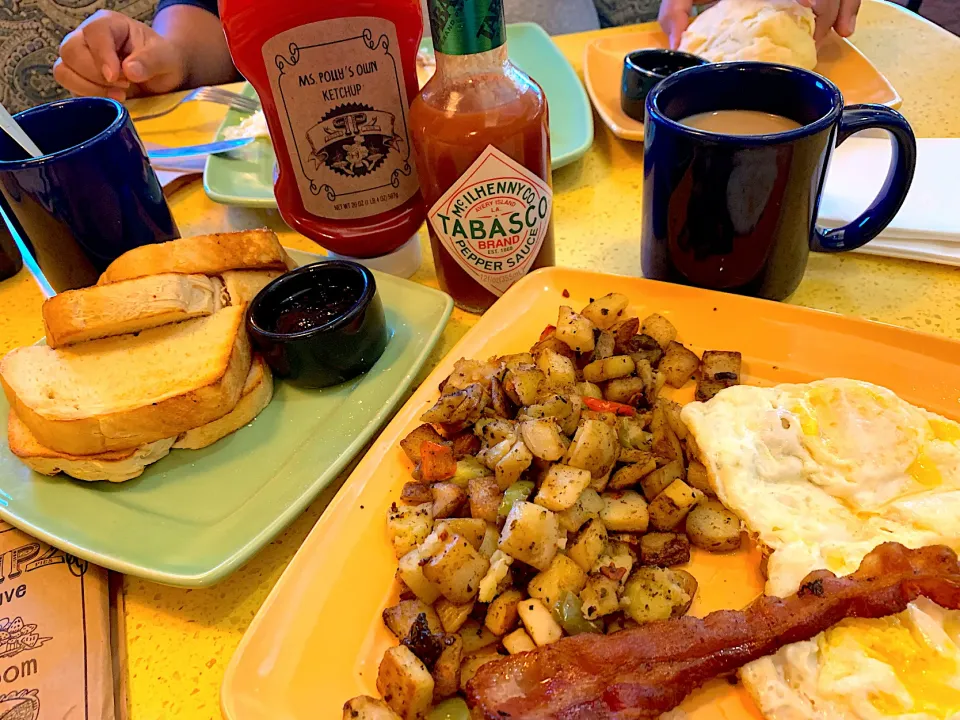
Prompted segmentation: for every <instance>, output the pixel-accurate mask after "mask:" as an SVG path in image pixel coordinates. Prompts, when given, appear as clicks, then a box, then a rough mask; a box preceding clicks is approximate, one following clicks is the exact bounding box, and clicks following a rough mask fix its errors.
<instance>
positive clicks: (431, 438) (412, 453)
mask: <svg viewBox="0 0 960 720" xmlns="http://www.w3.org/2000/svg"><path fill="white" fill-rule="evenodd" d="M425 442H432V443H437V444H438V445H440V444H443V438H442V437H440V433H438V432H437V431H436V430H435V429H434V428H433V425H427V424H426V423H424V424H423V425H421V426H420V427H417V428H414V429H413V430H411V431H410V432H409V433H408V434H407V436H406V437H405V438H403V440H401V441H400V448H401V449H402V450H403V452H404V454H405V455H406V456H407V457H408V458H409V459H410V461H411V462H413V463H418V462H420V446H421V445H423V443H425Z"/></svg>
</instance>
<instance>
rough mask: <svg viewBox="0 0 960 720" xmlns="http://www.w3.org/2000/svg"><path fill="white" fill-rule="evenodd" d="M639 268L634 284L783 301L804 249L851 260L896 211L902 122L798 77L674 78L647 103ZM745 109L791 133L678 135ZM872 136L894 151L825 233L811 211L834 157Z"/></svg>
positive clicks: (729, 72) (907, 161) (784, 71)
mask: <svg viewBox="0 0 960 720" xmlns="http://www.w3.org/2000/svg"><path fill="white" fill-rule="evenodd" d="M646 109H647V114H646V125H645V130H644V133H645V136H644V138H645V139H644V183H643V185H644V189H643V238H642V248H641V254H642V264H643V274H644V276H645V277H648V278H652V279H655V280H668V281H672V282H679V283H683V284H687V285H695V286H698V287H706V288H711V289H715V290H726V291H729V292H737V293H742V294H747V295H755V296H757V297H763V298H767V299H771V300H782V299H784V298H786V297H787V296H789V295H790V294H791V293H792V292H793V291H794V290H796V288H797V285H799V284H800V280H801V278H802V277H803V273H804V270H805V269H806V265H807V256H808V254H809V251H810V250H815V251H819V252H841V251H845V250H853V249H855V248H858V247H860V246H862V245H864V244H865V243H867V242H869V241H870V240H872V239H873V238H875V237H876V236H877V235H878V234H879V233H880V231H881V230H883V229H884V228H885V227H886V226H887V225H888V224H889V223H890V221H891V220H892V219H893V218H894V216H895V215H896V214H897V212H898V211H899V210H900V206H901V205H902V204H903V201H904V199H905V198H906V196H907V191H908V190H909V189H910V184H911V182H912V180H913V172H914V167H915V165H916V156H917V147H916V140H915V138H914V135H913V131H912V130H911V129H910V125H909V124H908V123H907V121H906V119H905V118H904V117H903V116H902V115H901V114H900V113H898V112H896V111H895V110H891V109H890V108H887V107H884V106H882V105H853V106H850V107H848V108H844V105H843V96H842V95H841V94H840V90H838V89H837V87H836V86H835V85H834V84H833V83H831V82H830V81H829V80H827V79H825V78H823V77H821V76H820V75H817V74H816V73H813V72H809V71H807V70H802V69H800V68H795V67H789V66H785V65H775V64H767V63H753V62H742V63H741V62H737V63H721V64H717V65H704V66H701V67H694V68H690V69H688V70H681V71H680V72H678V73H676V74H675V75H672V76H670V77H668V78H667V79H666V80H664V81H663V82H661V83H660V84H659V85H657V86H656V87H655V88H654V89H653V90H652V91H651V92H650V94H649V95H648V96H647V108H646ZM721 110H754V111H760V112H764V113H771V114H774V115H780V116H782V117H785V118H788V119H790V120H793V121H794V122H796V123H798V124H799V125H800V127H799V128H797V129H794V130H787V131H784V132H777V133H771V134H766V135H728V134H722V133H714V132H707V131H704V130H700V129H696V128H692V127H689V126H687V125H684V124H683V123H682V122H681V121H682V120H684V119H685V118H688V117H690V116H692V115H698V114H700V113H709V112H715V111H721ZM868 128H880V129H883V130H886V131H887V132H889V133H890V135H891V136H892V138H893V140H894V148H895V151H894V153H893V159H892V162H891V166H890V169H889V171H888V174H887V178H886V182H885V183H884V185H883V189H882V190H881V191H880V194H879V196H878V197H877V198H876V199H875V200H874V201H873V202H872V203H871V204H870V207H869V208H867V210H866V211H864V213H863V214H862V215H860V217H858V218H857V219H856V220H854V221H853V222H851V223H849V224H847V225H844V226H842V227H838V228H835V229H832V230H826V229H822V228H819V227H817V224H816V220H817V211H818V208H819V204H820V196H821V193H822V192H823V186H824V178H825V176H826V171H827V165H828V163H829V161H830V156H831V154H832V153H833V150H834V147H835V146H836V145H838V144H839V143H842V142H843V141H844V140H846V139H847V138H848V137H850V136H851V135H853V134H854V133H857V132H860V131H861V130H866V129H868Z"/></svg>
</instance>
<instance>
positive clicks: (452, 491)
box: [430, 482, 467, 520]
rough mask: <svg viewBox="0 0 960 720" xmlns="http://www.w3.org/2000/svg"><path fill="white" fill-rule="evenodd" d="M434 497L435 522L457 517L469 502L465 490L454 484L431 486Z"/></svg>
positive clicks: (444, 483)
mask: <svg viewBox="0 0 960 720" xmlns="http://www.w3.org/2000/svg"><path fill="white" fill-rule="evenodd" d="M430 492H431V495H432V496H433V517H434V520H439V519H442V518H448V517H451V516H453V515H456V514H457V512H458V511H459V510H460V508H461V507H462V506H463V504H464V503H465V502H466V501H467V493H465V492H464V491H463V488H462V487H460V486H459V485H457V484H455V483H452V482H438V483H433V485H431V486H430Z"/></svg>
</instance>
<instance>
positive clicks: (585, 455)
mask: <svg viewBox="0 0 960 720" xmlns="http://www.w3.org/2000/svg"><path fill="white" fill-rule="evenodd" d="M618 447H619V440H618V438H617V431H616V430H615V429H614V428H612V427H610V426H609V425H608V424H607V423H605V422H603V421H601V420H590V419H588V420H584V421H583V424H581V425H580V427H579V428H578V429H577V434H576V435H574V436H573V442H572V443H571V444H570V449H569V450H567V454H566V456H565V458H564V463H565V464H566V465H570V466H572V467H575V468H580V469H582V470H589V471H590V473H591V475H593V477H594V478H602V477H603V476H604V475H606V474H607V473H609V472H610V470H611V468H613V465H614V463H615V462H616V461H617V448H618Z"/></svg>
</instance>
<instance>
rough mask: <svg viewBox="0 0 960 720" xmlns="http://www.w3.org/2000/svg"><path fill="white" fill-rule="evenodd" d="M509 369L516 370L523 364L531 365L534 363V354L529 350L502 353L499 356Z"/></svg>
mask: <svg viewBox="0 0 960 720" xmlns="http://www.w3.org/2000/svg"><path fill="white" fill-rule="evenodd" d="M497 360H499V361H500V362H501V363H503V365H504V366H505V367H506V368H507V370H516V369H517V368H518V367H520V366H521V365H530V364H532V363H533V355H531V354H530V353H528V352H522V353H512V354H510V355H501V356H500V357H499V358H497Z"/></svg>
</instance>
